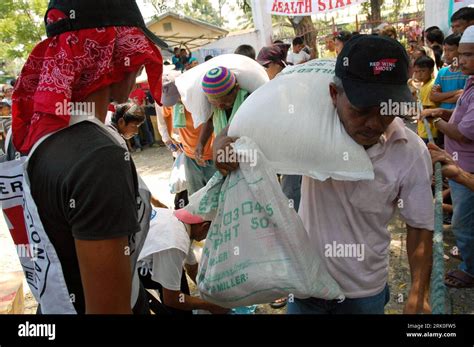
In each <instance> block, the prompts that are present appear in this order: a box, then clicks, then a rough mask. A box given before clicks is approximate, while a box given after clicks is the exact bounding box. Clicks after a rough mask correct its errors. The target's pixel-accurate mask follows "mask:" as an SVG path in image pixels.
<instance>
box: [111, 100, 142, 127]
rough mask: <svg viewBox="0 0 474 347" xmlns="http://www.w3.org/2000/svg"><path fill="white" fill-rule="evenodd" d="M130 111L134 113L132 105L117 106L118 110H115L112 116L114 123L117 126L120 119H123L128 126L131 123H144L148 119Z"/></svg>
mask: <svg viewBox="0 0 474 347" xmlns="http://www.w3.org/2000/svg"><path fill="white" fill-rule="evenodd" d="M130 111H132V105H131V104H123V105H119V106H117V109H116V110H115V113H114V115H113V116H112V123H114V124H116V125H117V124H118V122H119V120H120V119H123V120H124V121H125V124H126V125H127V124H129V123H131V122H136V123H143V122H144V121H145V119H146V117H145V116H144V115H140V114H137V113H134V112H130Z"/></svg>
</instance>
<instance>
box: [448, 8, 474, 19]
mask: <svg viewBox="0 0 474 347" xmlns="http://www.w3.org/2000/svg"><path fill="white" fill-rule="evenodd" d="M458 20H465V21H466V22H470V21H472V20H474V8H472V7H463V8H461V9H460V10H458V11H457V12H455V13H454V14H453V15H452V16H451V22H455V21H458Z"/></svg>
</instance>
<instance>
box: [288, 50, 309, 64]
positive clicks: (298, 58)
mask: <svg viewBox="0 0 474 347" xmlns="http://www.w3.org/2000/svg"><path fill="white" fill-rule="evenodd" d="M310 58H311V56H310V55H309V54H308V53H306V52H305V51H303V50H301V51H300V52H299V53H295V52H293V51H291V52H288V57H287V58H286V61H287V62H288V63H291V64H293V65H298V64H301V63H303V62H307V61H308V60H309V59H310Z"/></svg>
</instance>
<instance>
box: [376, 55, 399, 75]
mask: <svg viewBox="0 0 474 347" xmlns="http://www.w3.org/2000/svg"><path fill="white" fill-rule="evenodd" d="M397 61H398V59H382V60H379V61H374V62H372V63H370V67H373V68H374V76H377V75H380V74H381V73H382V72H384V71H392V70H393V69H395V67H396V66H397Z"/></svg>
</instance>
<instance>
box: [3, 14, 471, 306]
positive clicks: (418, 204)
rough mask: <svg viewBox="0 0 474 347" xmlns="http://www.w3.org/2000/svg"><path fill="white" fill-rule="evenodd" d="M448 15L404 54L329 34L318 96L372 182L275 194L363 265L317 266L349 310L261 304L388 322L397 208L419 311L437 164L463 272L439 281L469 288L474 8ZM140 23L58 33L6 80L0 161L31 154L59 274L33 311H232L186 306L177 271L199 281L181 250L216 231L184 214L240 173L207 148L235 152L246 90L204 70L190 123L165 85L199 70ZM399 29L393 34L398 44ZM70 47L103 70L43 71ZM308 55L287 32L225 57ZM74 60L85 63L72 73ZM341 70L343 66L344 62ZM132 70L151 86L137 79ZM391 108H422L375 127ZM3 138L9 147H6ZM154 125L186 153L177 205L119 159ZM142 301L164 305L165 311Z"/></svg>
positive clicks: (311, 229)
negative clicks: (447, 25)
mask: <svg viewBox="0 0 474 347" xmlns="http://www.w3.org/2000/svg"><path fill="white" fill-rule="evenodd" d="M117 6H118V5H117ZM118 7H120V6H118ZM95 10H96V11H101V10H103V11H104V15H105V14H106V13H107V11H108V9H105V8H104V9H100V8H99V9H95ZM122 10H124V11H125V12H124V14H125V17H127V16H130V13H132V12H133V13H135V15H138V16H140V18H141V15H140V14H139V11H138V8H132V9H130V8H127V9H122ZM62 11H64V9H63V8H62V9H57V8H54V7H53V8H50V9H49V10H48V13H47V15H46V18H47V22H46V24H47V28H48V26H51V25H53V24H54V23H55V22H57V21H61V20H63V19H64V13H63V12H62ZM85 11H87V9H85ZM117 11H120V8H119V9H117ZM451 20H452V31H453V33H452V34H449V35H448V34H447V33H446V34H445V33H443V32H442V31H441V30H440V29H439V28H437V27H431V28H427V29H425V30H424V31H423V32H421V29H420V33H419V34H421V33H422V36H423V43H420V42H419V40H418V39H417V38H416V37H413V40H412V39H410V41H409V46H408V48H407V49H406V48H405V47H404V46H402V45H401V44H400V43H399V42H398V41H397V39H398V38H399V37H400V36H399V34H397V30H396V28H395V27H390V26H387V27H383V28H381V29H380V31H379V32H377V33H375V34H372V35H360V34H358V33H349V32H344V31H342V32H339V33H336V34H335V35H331V36H329V37H327V38H326V42H327V50H328V53H327V54H326V56H324V58H336V59H337V62H336V70H335V77H334V80H333V82H332V83H331V84H330V85H327V86H321V88H327V89H328V90H329V93H330V98H331V100H330V102H332V104H333V105H334V108H335V109H336V110H337V114H338V116H339V119H340V121H341V123H342V125H343V126H344V128H345V130H346V132H347V134H348V135H349V136H350V137H351V138H352V139H353V140H354V141H355V142H356V143H357V144H359V145H360V146H363V147H364V148H365V149H366V151H367V154H368V156H369V157H370V159H371V161H372V164H373V166H374V171H375V180H374V181H361V182H342V181H335V180H327V181H325V182H320V181H317V180H315V179H312V178H309V177H302V176H296V175H282V176H281V177H279V181H280V183H281V187H282V191H283V192H284V193H285V195H286V196H287V198H288V199H289V201H291V202H292V207H293V208H294V209H295V210H296V211H298V213H299V216H300V217H301V220H302V221H303V224H304V226H305V228H306V230H307V232H308V234H309V235H311V242H314V250H315V252H319V253H320V254H323V253H324V250H323V248H322V247H324V245H325V244H330V243H332V242H333V241H334V240H336V241H337V242H340V243H344V244H347V243H354V244H364V245H366V247H365V249H366V251H367V254H366V255H365V261H356V260H354V259H347V258H327V257H326V258H323V261H324V263H325V264H324V265H325V267H326V268H327V269H328V271H329V273H330V275H331V276H332V277H333V278H334V279H335V280H336V281H337V283H338V284H339V286H340V287H341V289H342V291H343V293H344V295H345V297H346V299H345V300H344V301H342V302H340V301H337V300H334V301H332V300H330V301H328V300H323V299H319V298H309V299H295V300H291V301H290V300H287V298H282V299H280V300H277V301H275V302H273V303H272V305H273V306H274V307H282V306H284V305H286V304H287V305H288V313H292V314H307V313H312V314H328V313H338V314H383V313H384V307H385V305H386V304H387V302H388V300H389V298H390V293H389V287H388V283H387V279H388V260H389V252H388V249H389V246H390V233H389V231H388V228H387V226H388V223H389V221H390V220H391V219H392V218H393V217H394V216H396V213H397V211H398V212H399V213H400V217H401V219H402V220H403V221H404V222H406V228H407V252H408V259H409V263H410V271H411V288H410V290H409V295H408V298H407V299H406V302H405V308H404V312H405V313H429V312H430V310H431V309H430V304H429V280H430V273H431V262H432V237H433V230H434V211H433V187H432V171H433V169H432V167H433V163H434V162H441V163H442V164H443V175H444V177H445V178H446V180H445V191H444V194H443V196H444V198H445V202H446V205H445V213H446V216H445V217H446V218H445V221H446V222H447V223H448V222H449V223H451V224H452V229H453V232H454V234H455V237H456V245H457V250H458V251H459V252H453V254H452V255H453V256H457V257H459V258H460V259H461V260H462V263H461V265H460V268H459V269H455V270H452V271H450V272H449V273H447V274H446V279H445V283H446V285H448V286H450V287H454V288H472V287H474V253H473V252H474V191H473V186H474V176H473V174H474V145H473V141H474V114H473V111H472V107H473V106H471V105H474V100H471V99H472V97H473V96H472V95H473V93H474V89H472V86H473V79H472V77H471V76H472V75H474V59H473V57H474V9H473V8H463V9H461V10H460V11H458V12H457V13H455V14H454V15H453V17H452V19H451ZM136 23H138V22H137V21H134V22H133V23H130V24H129V26H128V27H123V25H124V23H120V24H117V26H109V27H106V28H100V25H97V28H92V29H91V28H90V27H88V28H87V29H83V28H80V27H79V28H77V30H76V31H68V29H64V31H63V32H60V33H58V32H56V33H55V34H54V35H51V36H50V37H49V38H48V39H47V40H46V44H40V46H38V48H37V49H35V50H34V51H33V52H32V54H31V56H30V59H29V60H28V61H27V63H26V64H25V68H24V70H23V71H22V74H21V75H20V76H19V79H18V81H17V83H16V84H15V90H14V92H13V125H12V126H10V124H8V125H6V124H4V123H3V117H5V118H8V119H10V118H11V115H10V113H11V109H12V108H11V106H12V96H11V92H12V90H11V88H4V91H3V92H4V93H5V95H4V99H3V100H2V103H1V104H0V107H1V114H2V125H1V126H2V127H0V132H1V136H2V141H3V143H2V146H3V147H4V152H5V153H7V158H6V159H7V160H14V159H15V157H16V156H14V157H12V155H9V154H8V153H11V152H9V150H8V148H6V147H9V148H10V149H11V148H14V149H15V151H14V153H22V155H25V156H28V165H27V169H26V170H27V171H26V174H27V176H28V178H29V183H28V185H29V187H28V189H27V190H26V191H25V194H26V201H27V202H28V203H27V205H29V207H30V209H31V206H32V207H33V208H32V209H31V211H33V212H32V215H33V217H32V218H33V220H34V221H36V223H37V224H36V225H35V232H37V233H38V234H39V235H40V236H41V238H42V240H43V242H46V243H47V244H48V247H49V248H48V249H49V252H51V253H52V254H53V255H54V256H53V257H51V258H52V259H55V260H54V261H51V263H50V264H49V265H48V266H50V267H51V268H54V270H55V271H51V273H54V276H55V277H54V278H52V279H50V280H51V282H49V283H48V288H47V290H45V292H44V293H43V294H42V296H41V299H40V302H39V304H40V306H39V312H42V313H132V312H134V313H147V312H149V309H151V310H152V311H154V312H155V313H157V314H191V313H192V311H193V310H206V311H209V312H211V313H216V314H224V313H228V312H229V310H228V309H226V308H223V307H220V306H218V305H215V304H212V303H210V302H206V301H205V300H203V299H201V298H199V297H193V296H191V295H190V291H189V285H188V283H187V277H186V273H187V274H188V276H189V277H190V278H191V280H192V281H194V282H196V281H197V279H196V275H197V270H198V262H199V259H197V258H196V257H195V255H194V251H193V241H202V240H205V238H206V235H207V232H208V230H209V228H210V225H211V221H208V220H203V219H202V218H200V217H198V216H194V215H192V214H190V213H189V212H187V211H186V210H184V209H183V207H185V206H186V205H187V204H188V198H189V196H191V195H192V194H194V193H196V192H198V191H199V190H200V189H202V188H203V187H205V186H206V184H207V183H208V182H209V180H210V179H211V178H212V177H213V176H214V175H215V174H216V172H217V171H219V172H220V173H221V174H223V175H224V176H225V175H228V174H229V173H230V172H232V171H234V170H236V169H237V168H238V166H239V163H238V162H236V161H229V160H227V159H222V158H220V157H218V156H217V153H219V151H225V152H227V153H231V152H232V151H233V148H232V144H233V143H234V142H235V140H236V139H235V138H230V137H228V136H227V133H228V129H229V125H230V124H231V123H232V121H233V117H234V115H235V114H236V112H237V111H238V109H239V108H240V107H241V105H243V104H244V103H245V101H246V99H247V98H248V97H249V95H250V94H251V93H250V92H249V91H248V90H245V89H244V88H243V87H242V86H241V85H239V82H238V76H236V74H235V73H234V72H233V71H232V69H230V68H228V67H226V66H219V67H215V68H213V69H210V70H209V71H208V72H207V73H206V74H205V76H204V78H203V79H202V81H200V83H201V87H202V91H203V93H204V94H205V96H206V98H207V101H208V102H209V104H210V105H211V107H212V115H211V117H210V118H209V120H208V121H207V122H205V123H204V124H201V125H200V126H199V127H197V128H195V127H194V121H193V117H192V114H191V113H190V112H189V111H188V110H187V109H186V107H185V106H184V105H183V103H182V100H181V95H180V92H179V90H178V88H177V86H176V83H175V81H176V79H177V78H178V77H179V76H181V75H182V74H183V73H184V74H185V73H186V71H189V70H191V69H193V68H195V67H196V66H198V65H199V61H198V60H197V59H196V58H195V57H193V54H192V52H190V51H189V49H187V47H184V48H182V47H175V48H174V55H173V57H172V61H171V62H165V63H163V61H162V57H161V54H160V51H159V50H158V48H157V47H156V45H155V44H158V45H159V44H160V41H159V40H158V39H157V38H155V37H153V36H150V34H149V33H147V32H143V31H142V30H141V27H140V26H137V24H136ZM112 25H113V23H112ZM410 33H411V30H405V31H404V32H403V35H408V36H410V35H411V34H410ZM60 37H61V38H64V39H61V40H59V38H60ZM66 38H67V40H66ZM69 41H72V42H77V44H78V45H84V46H86V45H87V44H89V43H90V42H91V41H93V42H95V43H96V44H97V45H96V46H101V47H108V49H107V50H104V52H103V53H104V55H102V56H101V59H105V60H107V64H103V65H102V64H96V63H95V62H94V59H91V61H92V62H91V61H89V60H88V59H84V58H82V57H83V56H81V52H74V51H70V52H69V53H68V54H71V56H68V57H67V58H66V59H68V60H67V61H68V62H69V64H70V65H67V64H66V65H65V63H64V62H63V61H61V62H59V61H55V60H54V59H53V58H51V57H54V56H55V53H57V50H59V49H60V47H61V45H64V44H67V43H66V42H69ZM129 42H133V45H132V46H130V45H129V44H128V43H129ZM306 44H307V43H305V42H304V39H303V38H301V37H296V38H294V39H293V41H292V42H291V45H290V44H286V43H283V42H281V41H275V42H274V43H273V44H272V45H270V46H267V47H264V48H262V49H261V50H260V51H259V52H258V54H257V53H256V51H255V49H254V48H253V47H252V46H249V45H242V46H240V47H236V50H235V54H241V55H245V56H247V57H249V58H250V59H253V60H256V61H257V62H258V63H259V64H260V65H261V66H263V67H264V68H265V70H266V72H267V74H268V77H269V80H273V79H275V78H278V75H279V74H280V73H281V72H282V71H283V70H284V69H285V68H286V67H287V66H291V65H299V64H304V63H306V62H308V61H310V60H312V59H313V58H314V52H310V51H308V49H307V47H306ZM46 46H48V48H47V49H46V48H44V47H46ZM43 49H44V50H43ZM106 52H108V55H107V54H105V53H106ZM311 53H313V54H311ZM89 58H90V57H89ZM212 58H213V57H206V61H208V60H211V59H212ZM38 59H39V60H46V59H48V60H49V62H50V63H51V64H52V65H54V66H55V67H56V68H57V69H58V71H60V75H59V77H58V75H54V73H53V70H48V69H42V70H38V66H37V64H36V63H35V62H36V61H37V60H38ZM75 59H84V60H83V61H82V60H81V64H73V63H72V62H74V61H75ZM345 59H349V61H350V62H351V64H349V65H348V66H346V65H345V64H344V63H343V62H344V61H345ZM122 61H127V62H128V65H126V66H124V65H123V64H122V63H121V62H122ZM374 62H390V64H389V65H387V66H385V65H384V66H383V67H384V68H380V69H378V67H379V65H377V66H375V65H371V64H374ZM88 64H89V65H88ZM223 65H225V64H223ZM374 66H375V67H374ZM143 67H145V68H146V70H147V75H148V82H147V83H146V84H137V83H136V82H135V81H136V77H137V76H138V75H140V74H141V72H142V70H143ZM388 67H389V68H388ZM69 68H71V69H73V71H72V72H71V71H68V69H69ZM74 69H75V70H74ZM69 72H70V74H68V73H69ZM38 75H39V76H41V78H39V79H38V78H36V79H35V81H36V82H34V83H36V84H35V85H34V86H32V85H31V83H32V82H31V77H32V76H38ZM58 78H59V79H60V81H61V82H63V83H59V80H58ZM295 78H296V77H295ZM55 83H56V84H55ZM52 85H55V86H56V87H57V86H58V85H61V88H56V89H54V88H52V87H51V86H52ZM32 88H33V89H34V90H35V91H36V92H35V93H31V89H32ZM275 97H278V95H275ZM62 98H66V99H67V100H68V101H71V102H73V103H74V102H90V103H93V104H94V110H95V114H92V117H91V114H83V113H80V112H77V110H73V112H71V113H70V114H61V115H58V114H55V112H54V108H53V105H54V103H55V102H57V101H58V100H62ZM388 100H392V101H394V102H418V100H419V103H420V104H421V105H422V109H423V110H422V111H421V110H420V111H419V112H415V114H405V115H402V117H396V116H395V115H381V105H380V103H381V102H384V101H388ZM111 101H112V103H111ZM471 101H473V103H472V104H471ZM48 105H49V106H48ZM315 112H316V110H315ZM154 116H156V117H157V125H156V126H155V125H154V124H153V122H152V118H151V117H154ZM255 116H256V117H258V115H255ZM84 117H85V118H84ZM91 118H93V119H92V120H91ZM425 118H426V119H428V120H429V124H430V127H429V128H428V129H426V128H425V126H424V122H423V119H425ZM301 126H304V124H302V125H301ZM10 127H11V128H12V131H11V134H12V136H11V141H10V143H7V141H5V139H6V138H7V136H6V135H7V133H8V129H9V128H10ZM156 127H157V128H158V129H157V130H158V131H159V133H160V137H161V141H162V142H163V143H164V144H165V145H166V147H167V148H168V149H169V150H170V151H171V152H172V153H173V156H174V157H175V158H176V160H178V159H177V158H178V157H179V156H182V157H181V159H182V161H183V165H184V170H185V171H184V172H185V176H186V185H187V189H186V190H182V191H180V192H178V193H177V194H176V197H175V203H174V206H173V207H172V208H171V209H168V208H167V207H166V206H165V205H164V204H162V203H161V202H160V201H159V199H160V197H154V196H152V195H151V194H149V192H148V195H147V194H145V193H144V191H146V189H144V187H143V182H142V180H141V178H140V177H139V175H138V174H137V171H136V168H135V165H134V163H133V159H132V158H131V157H130V156H129V152H132V151H139V150H141V149H142V148H144V146H153V145H156V143H157V142H159V140H160V139H158V138H156V136H155V132H154V129H155V128H156ZM409 128H411V129H413V130H414V131H412V130H410V129H409ZM2 130H3V131H2ZM263 132H264V129H262V133H263ZM430 134H431V135H432V137H433V138H434V141H430V140H431V136H430ZM295 135H297V134H295ZM38 143H39V144H40V145H38ZM124 158H126V159H125V160H124ZM399 201H403V208H400V207H399V206H398V205H399ZM137 205H138V207H137ZM397 206H398V208H397ZM173 210H174V211H173ZM152 226H153V227H152ZM145 229H146V231H145ZM148 230H150V231H149V232H148ZM30 232H31V230H30ZM147 235H148V237H147ZM152 235H153V236H152ZM152 237H153V238H154V243H153V244H154V246H153V247H154V252H153V255H152V256H151V253H147V254H146V257H145V258H144V259H145V260H147V261H148V265H147V266H148V267H138V265H137V264H138V256H139V254H141V253H142V250H143V249H146V248H147V247H149V245H147V244H146V240H148V239H149V238H152ZM124 249H126V250H128V252H124ZM40 265H41V264H40ZM46 280H47V279H46V278H40V279H38V281H39V282H41V281H46ZM315 280H317V279H315ZM51 283H53V284H51ZM145 288H146V289H145ZM151 290H157V291H158V292H159V300H156V298H155V295H153V294H150V291H151ZM71 294H73V296H74V300H71V297H72V296H71Z"/></svg>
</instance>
